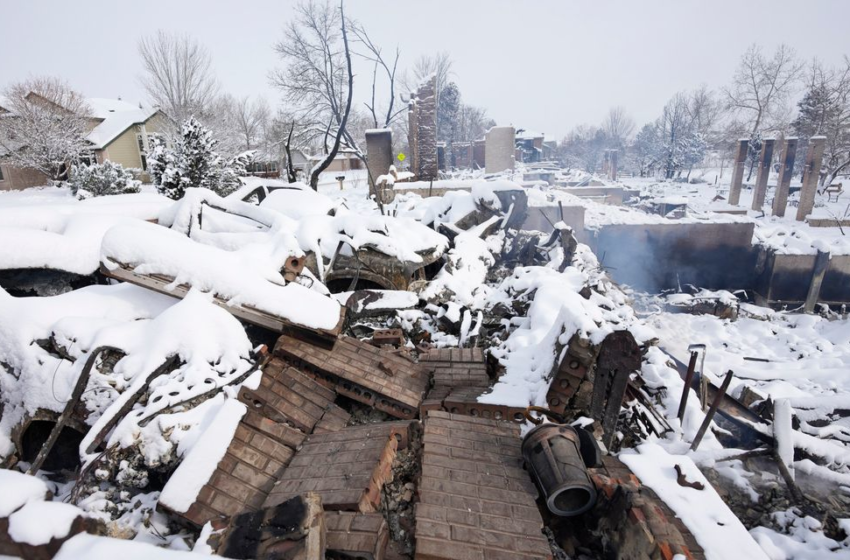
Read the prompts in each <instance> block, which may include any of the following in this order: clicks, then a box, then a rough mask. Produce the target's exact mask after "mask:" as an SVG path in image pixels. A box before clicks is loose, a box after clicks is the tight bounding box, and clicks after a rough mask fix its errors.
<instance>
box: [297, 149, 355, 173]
mask: <svg viewBox="0 0 850 560" xmlns="http://www.w3.org/2000/svg"><path fill="white" fill-rule="evenodd" d="M324 157H325V156H324V155H323V154H318V155H315V156H312V157H311V158H310V163H309V164H310V166H313V165H315V164H316V163H318V162H320V161H322V160H323V159H324ZM293 159H295V158H294V157H293ZM352 169H366V168H365V167H364V165H363V162H362V161H360V158H358V157H357V154H356V152H354V150H348V149H345V148H340V149H339V152H337V154H336V157H335V158H334V160H333V161H332V162H331V164H330V165H329V166H328V167H327V169H325V171H324V172H325V173H332V172H340V171H350V170H352Z"/></svg>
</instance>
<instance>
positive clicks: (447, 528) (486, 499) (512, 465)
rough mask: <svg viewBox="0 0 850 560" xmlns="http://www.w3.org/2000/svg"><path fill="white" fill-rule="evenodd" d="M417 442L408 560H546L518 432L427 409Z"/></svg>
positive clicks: (547, 555)
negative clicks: (412, 552)
mask: <svg viewBox="0 0 850 560" xmlns="http://www.w3.org/2000/svg"><path fill="white" fill-rule="evenodd" d="M423 437H424V439H423V445H424V448H423V455H422V478H421V481H420V483H419V487H418V488H419V503H418V504H416V556H415V558H417V559H420V560H424V559H427V560H438V559H447V560H448V559H452V560H457V559H461V558H462V559H475V560H485V559H491V558H492V559H496V558H498V559H506V560H507V559H510V560H532V559H550V558H552V552H551V550H550V548H549V544H548V541H547V540H546V538H545V537H544V536H543V534H542V532H541V531H542V530H543V519H542V518H541V516H540V512H539V510H538V508H537V503H536V501H535V499H536V497H537V489H536V488H535V487H534V484H533V483H532V481H531V479H530V477H529V475H528V473H527V472H526V471H525V470H523V468H522V465H523V461H522V456H521V454H520V437H519V426H515V425H512V424H507V423H503V422H498V421H494V420H486V419H483V418H472V417H469V416H460V415H457V414H449V413H446V412H439V411H431V412H429V413H428V417H427V419H426V420H425V431H424V436H423Z"/></svg>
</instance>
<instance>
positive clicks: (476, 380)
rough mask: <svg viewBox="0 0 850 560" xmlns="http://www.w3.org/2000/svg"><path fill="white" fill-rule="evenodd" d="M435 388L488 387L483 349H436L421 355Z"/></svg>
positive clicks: (420, 360)
mask: <svg viewBox="0 0 850 560" xmlns="http://www.w3.org/2000/svg"><path fill="white" fill-rule="evenodd" d="M419 362H420V363H421V364H422V365H423V366H424V367H425V369H426V370H427V371H428V372H429V373H430V374H431V375H432V376H433V379H434V386H435V387H487V386H489V385H490V376H489V375H488V374H487V364H486V363H485V362H484V354H483V353H482V351H481V348H434V349H432V350H428V351H427V352H424V353H423V354H420V355H419Z"/></svg>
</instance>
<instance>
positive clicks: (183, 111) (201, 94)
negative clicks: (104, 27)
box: [139, 30, 218, 123]
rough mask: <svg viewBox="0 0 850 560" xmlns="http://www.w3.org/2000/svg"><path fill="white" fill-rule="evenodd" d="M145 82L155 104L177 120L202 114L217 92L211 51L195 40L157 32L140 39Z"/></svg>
mask: <svg viewBox="0 0 850 560" xmlns="http://www.w3.org/2000/svg"><path fill="white" fill-rule="evenodd" d="M139 55H140V56H141V57H142V67H143V68H144V74H143V76H142V77H141V82H142V85H143V86H144V88H145V90H146V91H147V94H148V97H149V98H150V100H151V102H153V104H155V105H157V106H158V107H160V108H161V109H162V110H163V111H164V112H165V113H166V114H167V115H168V116H169V117H171V118H172V119H174V121H175V122H177V123H181V122H183V121H184V120H186V119H187V118H189V117H190V116H192V115H195V116H199V117H200V116H202V115H203V113H204V111H205V110H206V109H207V108H208V106H209V105H210V103H212V101H213V100H214V98H215V96H216V93H217V91H218V86H217V84H216V80H215V77H214V76H213V73H212V70H211V67H210V54H209V52H208V51H207V49H206V48H204V47H203V46H202V45H201V44H200V43H198V42H197V41H196V40H195V39H193V38H191V37H190V36H188V35H179V34H174V33H167V32H165V31H162V30H160V31H157V32H156V33H155V34H154V35H151V36H149V37H144V38H142V39H141V40H140V41H139Z"/></svg>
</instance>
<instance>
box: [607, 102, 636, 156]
mask: <svg viewBox="0 0 850 560" xmlns="http://www.w3.org/2000/svg"><path fill="white" fill-rule="evenodd" d="M602 129H603V130H604V131H605V133H606V134H607V135H608V138H609V140H610V141H611V142H612V143H614V144H615V145H616V146H618V147H619V146H625V145H626V143H628V141H629V140H630V139H631V137H632V134H633V133H634V131H635V121H634V119H632V117H630V116H629V114H628V112H627V111H626V109H625V107H612V108H611V110H609V111H608V115H607V116H606V117H605V121H604V122H603V123H602Z"/></svg>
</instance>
